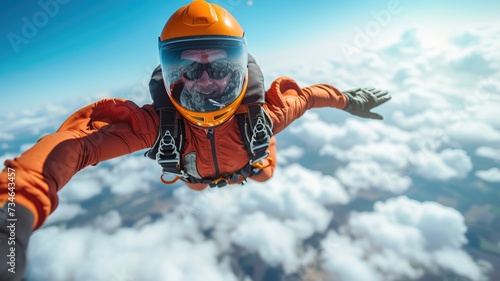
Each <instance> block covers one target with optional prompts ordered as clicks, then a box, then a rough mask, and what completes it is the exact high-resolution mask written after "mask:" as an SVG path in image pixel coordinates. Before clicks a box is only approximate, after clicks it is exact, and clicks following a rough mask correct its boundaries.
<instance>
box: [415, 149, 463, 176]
mask: <svg viewBox="0 0 500 281" xmlns="http://www.w3.org/2000/svg"><path fill="white" fill-rule="evenodd" d="M410 162H411V164H412V165H413V167H414V168H415V172H416V173H417V174H418V175H420V176H422V177H424V178H427V179H432V180H439V181H447V180H450V179H460V178H465V177H466V176H467V174H468V173H469V172H470V171H471V170H472V161H471V159H470V157H469V156H468V155H467V152H465V151H464V150H461V149H444V150H443V151H441V152H439V153H436V152H433V151H427V150H421V151H418V152H417V153H415V155H414V157H412V158H410Z"/></svg>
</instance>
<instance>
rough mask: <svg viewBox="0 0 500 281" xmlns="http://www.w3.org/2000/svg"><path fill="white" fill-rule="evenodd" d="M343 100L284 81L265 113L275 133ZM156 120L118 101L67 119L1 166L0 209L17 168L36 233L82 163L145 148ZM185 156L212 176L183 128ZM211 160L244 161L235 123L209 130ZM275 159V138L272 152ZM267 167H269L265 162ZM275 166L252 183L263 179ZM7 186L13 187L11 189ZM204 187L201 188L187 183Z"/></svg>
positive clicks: (233, 166) (193, 131)
mask: <svg viewBox="0 0 500 281" xmlns="http://www.w3.org/2000/svg"><path fill="white" fill-rule="evenodd" d="M345 106H346V98H345V96H344V95H343V94H342V92H340V91H339V90H338V89H336V88H335V87H333V86H331V85H326V84H318V85H313V86H310V87H305V88H300V87H299V86H298V85H297V83H296V82H295V81H294V80H292V79H290V78H286V77H281V78H279V79H277V80H275V81H274V82H273V83H272V85H271V87H270V88H269V90H267V93H266V101H265V104H264V108H265V110H266V111H267V113H268V114H269V116H270V117H271V119H272V121H273V123H274V128H273V133H274V134H277V133H279V132H280V131H282V130H283V129H285V128H286V127H287V126H288V125H290V123H292V122H293V121H294V120H295V119H297V118H299V117H300V116H301V115H302V114H304V112H305V111H306V110H308V109H311V108H319V107H335V108H339V109H343V108H345ZM158 122H159V121H158V116H157V113H156V112H155V109H154V106H153V105H144V106H142V107H139V106H137V105H136V104H135V103H133V102H131V101H128V100H123V99H104V100H101V101H98V102H96V103H94V104H91V105H89V106H86V107H84V108H82V109H80V110H78V111H77V112H75V113H74V114H72V115H71V116H70V117H69V118H68V119H67V120H66V121H65V122H64V123H63V124H62V126H61V127H60V128H59V129H58V130H57V132H56V133H53V134H50V135H46V136H44V137H42V138H41V139H40V140H39V141H38V142H37V143H36V144H35V145H34V146H33V147H31V148H30V149H29V150H27V151H26V152H24V153H23V154H22V155H20V156H19V157H17V158H15V159H12V160H6V161H5V168H4V170H3V171H2V173H1V176H0V204H3V203H5V202H6V201H7V200H8V198H9V194H8V193H9V190H8V186H9V182H10V181H9V179H8V169H7V168H8V167H9V168H12V169H14V170H15V179H14V182H15V187H16V189H15V202H16V203H17V204H21V205H23V206H25V207H26V208H28V209H29V210H30V211H31V212H32V213H33V214H34V217H35V221H34V225H33V228H34V229H37V228H39V227H40V226H41V225H42V224H43V223H44V221H45V220H46V218H47V217H48V216H49V214H51V213H52V212H53V211H54V210H55V208H56V207H57V204H58V197H57V192H58V191H59V190H61V188H63V186H64V185H65V184H66V183H68V181H69V180H70V179H71V177H72V176H73V175H74V174H76V173H77V172H78V171H80V170H81V169H83V168H85V167H87V166H88V165H96V164H97V163H99V162H101V161H105V160H108V159H111V158H114V157H118V156H122V155H125V154H129V153H132V152H135V151H138V150H141V149H146V148H150V147H151V146H152V145H153V144H154V142H155V139H156V136H157V134H158ZM185 134H186V135H185V136H186V139H185V148H184V151H183V159H184V156H185V155H186V154H188V153H196V170H197V172H198V173H199V175H200V176H201V177H211V176H213V175H214V173H215V170H214V163H213V159H214V158H213V157H212V150H211V148H210V141H209V140H208V138H207V137H206V132H205V130H203V129H200V128H197V127H195V126H193V125H190V124H189V123H188V122H185ZM214 137H215V141H216V152H215V153H216V159H217V162H218V163H217V164H218V167H219V171H220V174H230V173H234V172H236V171H237V170H238V169H240V168H241V167H243V166H244V165H245V164H246V163H247V162H248V160H249V159H248V155H247V153H246V150H245V147H244V144H243V141H242V139H241V135H240V132H239V128H238V124H237V121H236V118H234V117H233V118H231V119H230V120H229V121H227V122H226V123H224V124H223V125H221V126H219V127H217V128H215V130H214ZM270 152H271V157H272V158H274V159H276V151H275V140H274V137H273V139H272V142H271V146H270ZM264 164H267V163H264ZM275 165H276V161H274V162H272V165H270V166H269V167H267V168H265V169H264V170H263V171H262V173H261V174H259V175H258V176H255V177H251V179H253V180H256V181H265V180H267V179H269V178H270V177H271V176H272V174H273V170H274V167H275ZM11 186H12V185H11ZM188 186H189V187H191V188H193V189H197V190H200V189H203V188H204V187H206V185H205V184H188Z"/></svg>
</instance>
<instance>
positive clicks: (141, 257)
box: [27, 215, 236, 281]
mask: <svg viewBox="0 0 500 281" xmlns="http://www.w3.org/2000/svg"><path fill="white" fill-rule="evenodd" d="M193 253H196V254H193ZM218 254H219V253H218V251H217V246H216V245H215V244H214V242H213V241H208V240H204V239H203V237H202V235H201V234H200V233H199V231H198V229H197V227H196V224H195V223H194V221H193V220H190V219H189V218H181V217H178V216H175V215H167V216H166V217H165V218H163V219H161V220H159V221H157V222H155V223H152V224H149V225H146V226H144V227H143V228H140V229H133V228H120V229H118V230H117V231H116V232H115V233H114V234H113V235H109V234H106V233H104V232H102V231H100V230H96V229H92V228H89V227H86V228H73V229H63V228H60V227H47V228H43V229H40V230H38V231H36V232H35V234H34V235H33V237H32V239H31V241H30V247H29V251H28V257H29V260H30V267H29V269H28V274H27V276H28V280H51V281H59V280H61V281H63V280H75V281H80V280H82V281H83V280H96V281H99V280H116V279H114V278H116V276H117V275H121V276H125V275H127V276H130V277H132V276H133V277H134V279H133V280H146V281H148V280H167V279H168V280H179V281H180V280H231V281H234V280H236V277H235V276H234V274H233V273H232V272H231V271H230V268H229V264H228V263H227V259H226V260H221V261H219V260H218ZM193 265H196V266H195V267H196V270H193ZM96 268H99V270H95V269H96Z"/></svg>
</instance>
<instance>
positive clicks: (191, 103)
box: [159, 37, 248, 112]
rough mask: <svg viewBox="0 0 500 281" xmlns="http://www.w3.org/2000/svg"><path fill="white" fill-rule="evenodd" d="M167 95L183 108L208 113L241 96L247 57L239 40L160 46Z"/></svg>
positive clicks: (208, 39)
mask: <svg viewBox="0 0 500 281" xmlns="http://www.w3.org/2000/svg"><path fill="white" fill-rule="evenodd" d="M159 49H160V61H161V67H162V72H163V80H164V82H165V88H166V89H167V92H168V94H169V95H170V96H171V98H173V99H174V100H175V101H176V102H177V104H179V105H181V106H182V107H183V108H185V109H187V110H190V111H196V112H211V111H217V110H220V109H222V108H225V107H227V106H228V105H230V104H231V103H232V102H233V101H235V100H236V99H237V98H238V96H240V95H241V94H243V93H242V87H243V84H244V79H245V75H246V71H247V63H248V61H247V60H248V56H247V50H246V44H245V40H244V39H243V38H238V37H204V38H200V37H193V38H183V39H181V40H179V39H176V40H167V41H163V42H161V41H160V43H159Z"/></svg>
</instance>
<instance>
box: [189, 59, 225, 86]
mask: <svg viewBox="0 0 500 281" xmlns="http://www.w3.org/2000/svg"><path fill="white" fill-rule="evenodd" d="M181 71H182V77H184V78H185V79H187V80H191V81H194V80H198V79H200V78H201V75H202V74H203V72H204V71H206V72H207V74H208V77H210V78H211V79H215V80H220V79H223V78H224V77H226V76H227V75H229V73H230V72H231V68H230V66H229V64H228V62H217V61H214V62H210V63H198V62H193V63H192V64H189V65H186V66H184V67H182V68H181Z"/></svg>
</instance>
